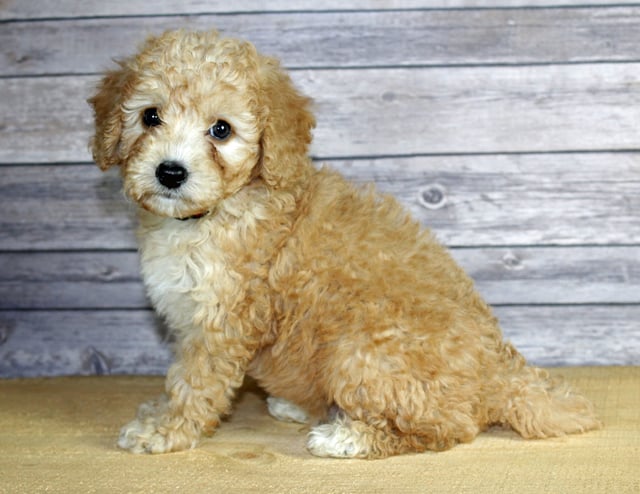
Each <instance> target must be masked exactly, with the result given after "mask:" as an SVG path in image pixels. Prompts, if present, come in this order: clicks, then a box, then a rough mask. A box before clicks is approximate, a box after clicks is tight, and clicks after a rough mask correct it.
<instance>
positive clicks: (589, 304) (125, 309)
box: [0, 301, 640, 314]
mask: <svg viewBox="0 0 640 494" xmlns="http://www.w3.org/2000/svg"><path fill="white" fill-rule="evenodd" d="M490 305H491V307H493V308H496V309H497V308H512V307H513V308H517V307H531V308H540V309H543V308H562V307H585V308H587V307H590V308H598V307H640V301H638V302H573V303H571V302H563V303H558V304H551V303H527V304H523V303H494V304H490ZM118 311H121V312H136V311H139V312H149V311H153V308H152V307H151V306H148V307H72V308H64V307H52V308H45V307H34V308H29V307H21V308H7V307H3V308H0V314H2V313H8V312H118Z"/></svg>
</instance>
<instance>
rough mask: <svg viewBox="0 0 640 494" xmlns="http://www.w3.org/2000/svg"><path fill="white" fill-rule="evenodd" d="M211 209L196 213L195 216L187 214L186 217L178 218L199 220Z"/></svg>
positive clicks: (180, 219) (179, 219) (181, 219)
mask: <svg viewBox="0 0 640 494" xmlns="http://www.w3.org/2000/svg"><path fill="white" fill-rule="evenodd" d="M209 212H210V211H205V212H203V213H198V214H194V215H193V216H187V217H186V218H176V219H177V220H178V221H189V220H199V219H200V218H202V217H203V216H206V215H208V214H209Z"/></svg>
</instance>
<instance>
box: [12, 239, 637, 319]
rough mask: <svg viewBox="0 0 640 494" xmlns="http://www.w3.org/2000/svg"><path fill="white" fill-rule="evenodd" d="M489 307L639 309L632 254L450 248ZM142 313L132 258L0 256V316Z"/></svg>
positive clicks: (77, 254) (146, 305)
mask: <svg viewBox="0 0 640 494" xmlns="http://www.w3.org/2000/svg"><path fill="white" fill-rule="evenodd" d="M451 252H452V255H453V257H454V258H455V259H456V260H457V261H458V262H459V263H460V264H461V265H462V266H463V267H464V268H465V270H466V271H467V272H468V273H469V275H470V276H472V277H473V278H474V280H475V281H476V283H477V287H478V290H479V291H480V292H481V293H482V294H483V296H484V297H485V298H486V300H487V301H488V302H489V303H491V304H498V305H500V304H502V305H505V304H511V305H512V304H548V305H549V304H587V303H596V304H598V303H609V304H612V303H615V304H620V303H626V304H629V303H640V247H638V246H634V247H611V246H607V247H571V248H566V247H565V248H562V247H547V248H544V247H524V248H505V247H501V248H473V249H452V251H451ZM89 308H91V309H97V308H103V309H108V308H118V309H143V308H149V303H148V302H147V299H146V297H145V294H144V288H143V286H142V281H141V279H140V274H139V266H138V256H137V254H136V253H135V252H101V251H98V252H33V253H22V252H19V253H7V252H5V253H0V310H11V309H38V310H43V309H89Z"/></svg>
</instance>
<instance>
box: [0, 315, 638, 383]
mask: <svg viewBox="0 0 640 494" xmlns="http://www.w3.org/2000/svg"><path fill="white" fill-rule="evenodd" d="M495 312H496V315H497V316H498V317H499V318H500V321H501V324H502V328H503V331H504V334H505V337H506V338H507V339H509V340H510V341H512V342H513V343H514V344H515V345H516V347H518V349H519V350H520V351H521V352H522V354H523V355H524V356H525V357H526V358H527V359H528V360H529V361H530V362H531V363H533V364H535V365H545V366H559V365H633V364H637V362H638V361H639V359H640V331H638V323H637V321H638V320H640V307H638V306H637V305H635V306H633V305H632V306H626V305H616V306H599V305H592V306H589V307H584V306H510V307H496V309H495ZM171 359H172V357H171V351H170V346H169V344H168V343H167V342H166V337H165V331H164V330H163V329H162V326H161V324H160V323H159V322H158V321H157V320H156V318H155V317H154V315H153V313H152V312H151V311H145V310H140V311H136V310H129V311H118V310H106V311H29V312H23V311H19V312H15V311H0V377H7V376H15V375H21V376H36V375H40V376H42V375H46V376H49V375H69V374H80V375H90V374H138V373H140V374H162V373H164V372H165V371H166V368H167V367H168V365H169V363H170V362H171Z"/></svg>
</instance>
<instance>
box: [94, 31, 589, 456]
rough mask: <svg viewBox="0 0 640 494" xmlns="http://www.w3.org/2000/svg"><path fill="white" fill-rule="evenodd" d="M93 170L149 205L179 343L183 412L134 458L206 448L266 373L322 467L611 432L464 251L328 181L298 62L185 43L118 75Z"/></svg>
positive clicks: (157, 426) (214, 38)
mask: <svg viewBox="0 0 640 494" xmlns="http://www.w3.org/2000/svg"><path fill="white" fill-rule="evenodd" d="M90 103H91V104H92V105H93V108H94V110H95V123H96V133H95V137H94V138H93V140H92V149H93V155H94V158H95V160H96V162H97V163H98V165H99V166H100V167H101V168H102V169H106V168H109V167H110V166H113V165H118V166H120V168H121V170H122V176H123V182H124V190H125V192H126V194H127V196H128V197H129V198H130V199H131V200H133V201H134V202H135V203H137V204H138V205H139V206H140V208H139V209H140V215H139V221H140V225H139V241H140V252H141V259H142V272H143V275H144V281H145V284H146V287H147V290H148V293H149V297H150V298H151V301H152V303H153V305H154V306H155V308H156V309H157V311H158V312H159V313H160V314H161V315H162V316H163V317H164V319H165V320H166V321H167V323H168V325H169V327H170V328H171V330H172V331H173V333H174V334H175V337H176V342H177V343H176V362H175V363H174V364H173V365H172V366H171V368H170V370H169V373H168V376H167V382H166V395H165V396H163V397H162V398H161V399H159V400H157V401H154V402H150V403H146V404H143V405H141V406H140V409H139V411H138V416H137V418H136V419H135V420H134V421H133V422H131V423H130V424H128V425H127V426H125V427H124V428H123V429H122V432H121V436H120V440H119V445H120V446H121V447H122V448H125V449H129V450H131V451H134V452H151V453H162V452H167V451H175V450H180V449H184V448H191V447H193V446H194V445H195V444H196V443H197V441H198V439H199V438H200V437H201V435H202V434H209V433H212V432H213V430H214V429H215V428H216V426H217V425H218V423H219V421H220V417H221V416H223V415H225V414H227V413H229V412H230V410H231V402H232V399H233V395H234V392H235V391H236V390H237V389H238V387H239V386H240V385H241V384H242V382H243V379H244V377H245V375H250V376H252V377H253V378H255V379H256V380H257V382H258V383H259V384H260V385H261V386H262V387H263V388H264V389H265V390H267V391H268V392H269V393H270V394H271V395H272V396H273V398H270V399H269V401H268V404H269V410H270V412H271V413H272V415H274V416H275V417H276V418H280V419H283V420H294V421H299V422H310V423H311V424H314V425H312V428H311V432H310V435H309V441H308V448H309V450H310V451H311V452H312V453H314V454H316V455H321V456H335V457H365V458H375V457H384V456H388V455H392V454H397V453H402V452H408V451H423V450H426V449H432V450H443V449H447V448H450V447H451V446H453V445H455V444H456V443H458V442H466V441H471V440H472V439H473V438H474V437H475V436H476V435H477V434H478V433H479V432H480V431H482V430H484V429H486V428H487V427H489V426H490V425H492V424H509V425H510V426H512V427H513V428H514V429H515V430H516V431H518V432H519V433H520V434H521V435H522V436H524V437H528V438H539V437H548V436H556V435H561V434H565V433H573V432H581V431H585V430H588V429H593V428H596V427H599V422H598V420H597V419H596V418H595V417H594V414H593V411H592V407H591V405H590V404H589V402H588V401H587V400H586V399H584V398H583V397H582V396H580V395H578V394H576V393H574V392H572V391H571V390H570V389H569V387H568V386H567V385H565V384H562V383H555V382H552V381H551V380H549V378H548V376H547V374H546V373H545V372H544V371H542V370H540V369H536V368H533V367H529V366H527V365H526V364H525V361H524V359H523V358H522V357H521V356H520V354H519V353H518V352H517V351H516V350H515V349H514V348H513V347H512V346H511V345H510V344H508V343H506V342H504V341H503V339H502V336H501V332H500V329H499V328H498V325H497V322H496V319H495V318H494V316H493V315H492V313H491V310H490V309H489V307H488V306H487V305H486V304H485V303H484V302H483V301H482V300H481V298H480V297H479V295H478V294H477V293H476V291H475V290H474V287H473V283H472V281H471V280H470V279H469V278H468V277H467V276H466V275H465V273H464V272H463V271H462V270H461V269H460V268H459V267H458V266H457V265H456V264H455V263H454V261H453V260H452V259H451V257H450V256H449V255H448V253H447V252H446V251H445V249H443V248H442V247H441V246H440V245H439V244H438V243H437V242H436V241H435V240H434V239H433V237H432V236H431V235H430V234H429V233H428V232H427V231H425V230H424V229H422V228H421V226H420V225H419V224H418V223H417V222H415V221H414V220H412V219H411V218H410V217H409V216H408V215H407V214H406V213H405V212H404V211H403V210H402V208H401V207H400V206H399V205H398V204H397V203H396V202H395V200H393V199H392V198H390V197H382V196H379V195H376V194H375V193H374V192H373V191H372V190H370V189H366V190H360V189H357V188H355V187H354V186H352V185H350V184H348V183H347V182H345V181H344V180H343V179H342V178H341V177H340V176H339V175H337V174H335V173H333V172H330V171H327V170H320V171H318V170H316V169H314V168H313V166H312V164H311V162H310V159H309V157H308V155H307V151H308V146H309V143H310V141H311V129H312V128H313V126H314V123H315V122H314V118H313V116H312V114H311V113H310V110H309V107H310V101H309V99H307V98H306V97H304V96H302V95H300V94H299V93H298V92H297V91H296V89H295V88H294V86H293V85H292V83H291V81H290V79H289V77H288V76H287V75H286V73H285V72H284V71H283V70H282V69H281V68H280V66H279V64H278V63H277V62H276V61H275V60H273V59H271V58H267V57H264V56H261V55H259V54H258V53H257V52H256V50H255V48H254V47H253V46H252V45H251V44H249V43H246V42H242V41H236V40H231V39H224V38H221V37H219V36H218V35H217V34H216V33H188V32H182V31H178V32H169V33H165V34H163V35H162V36H159V37H154V38H150V39H149V40H148V41H147V42H146V43H145V44H144V46H142V49H141V51H140V52H139V53H138V54H137V55H135V56H133V57H131V58H128V59H126V60H124V61H122V62H120V66H119V68H118V69H116V70H114V71H113V72H110V73H108V74H106V76H105V77H104V79H103V80H102V82H101V84H100V86H99V88H98V91H97V94H96V95H95V96H94V97H93V98H92V99H91V100H90Z"/></svg>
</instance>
